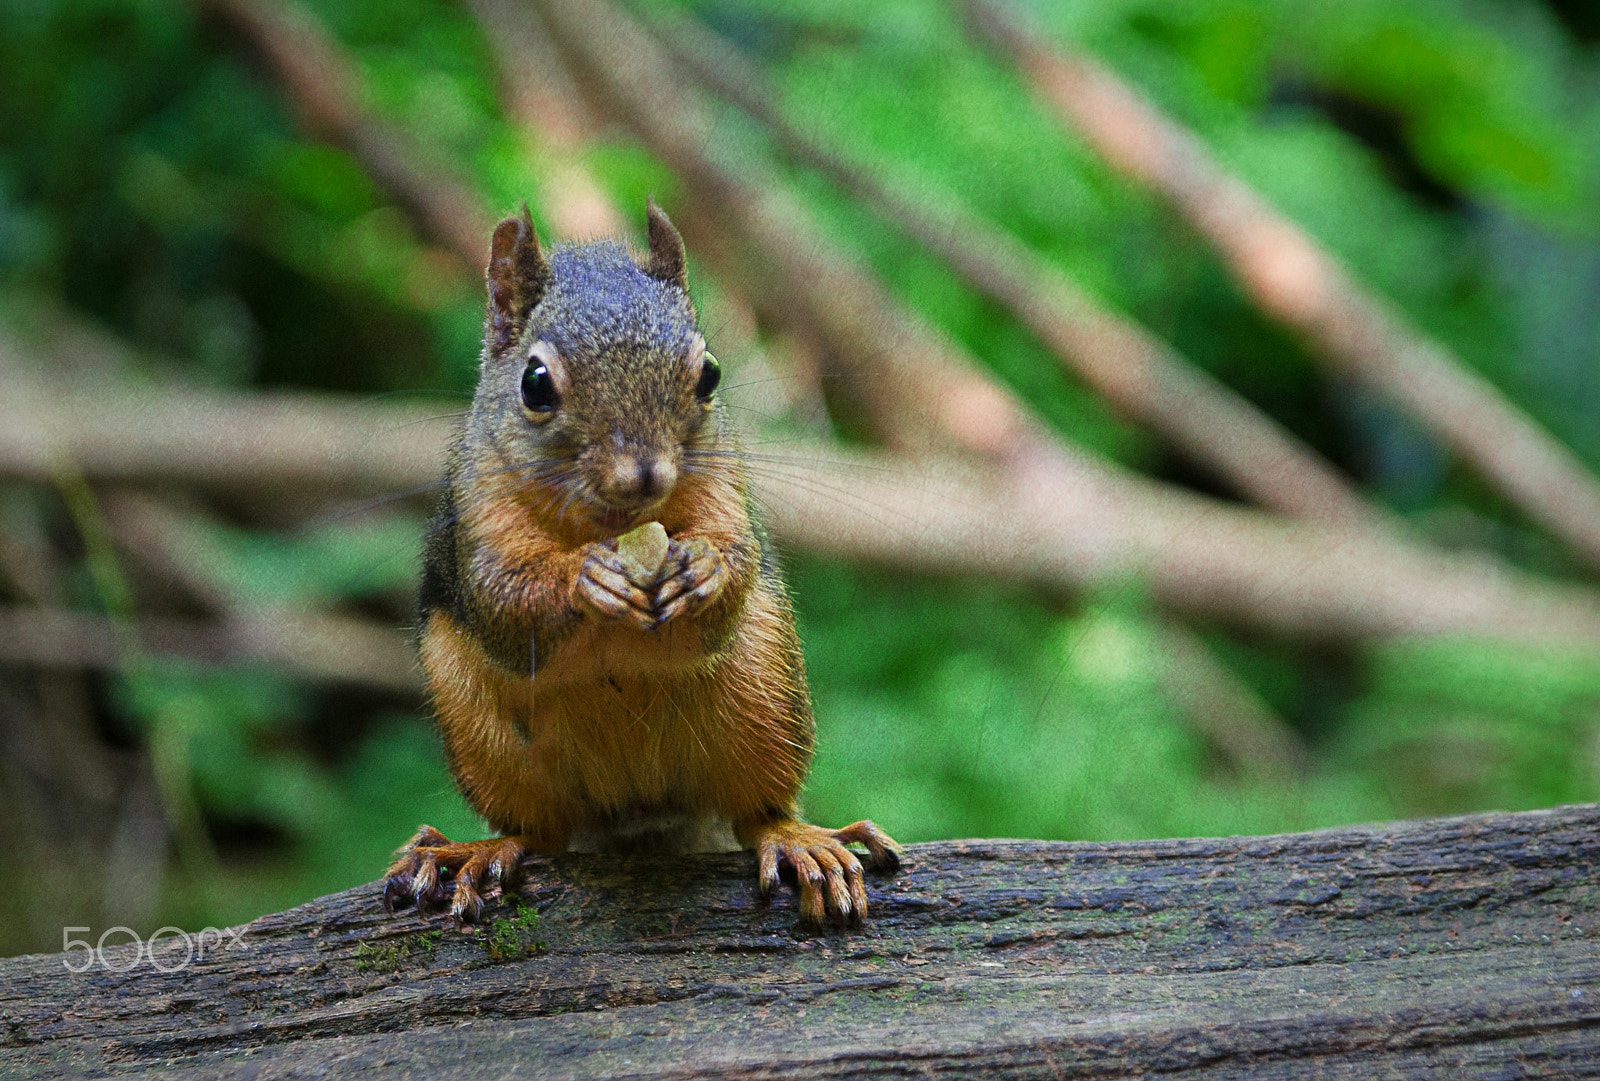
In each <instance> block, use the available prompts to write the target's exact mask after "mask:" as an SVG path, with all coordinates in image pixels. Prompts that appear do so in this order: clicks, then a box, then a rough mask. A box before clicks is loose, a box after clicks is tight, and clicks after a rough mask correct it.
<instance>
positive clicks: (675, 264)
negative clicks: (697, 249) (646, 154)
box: [644, 195, 689, 292]
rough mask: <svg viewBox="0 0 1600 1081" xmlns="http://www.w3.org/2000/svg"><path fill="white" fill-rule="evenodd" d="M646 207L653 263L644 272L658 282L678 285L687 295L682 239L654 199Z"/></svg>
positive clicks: (687, 286)
mask: <svg viewBox="0 0 1600 1081" xmlns="http://www.w3.org/2000/svg"><path fill="white" fill-rule="evenodd" d="M645 206H646V210H645V216H646V218H647V219H648V222H649V225H648V233H649V237H650V263H649V265H648V266H646V267H645V268H644V272H645V273H646V274H648V275H650V276H651V277H652V278H655V279H656V280H658V281H664V282H666V283H667V284H668V285H676V286H677V287H678V288H679V289H682V290H683V291H684V292H688V291H689V285H688V278H687V276H686V275H685V272H684V271H685V266H684V255H683V237H681V236H679V235H678V230H677V229H676V228H674V226H673V224H672V219H670V218H668V217H667V214H666V211H664V210H662V209H661V208H660V207H659V206H656V198H655V196H653V195H652V196H650V197H649V199H648V200H646V203H645Z"/></svg>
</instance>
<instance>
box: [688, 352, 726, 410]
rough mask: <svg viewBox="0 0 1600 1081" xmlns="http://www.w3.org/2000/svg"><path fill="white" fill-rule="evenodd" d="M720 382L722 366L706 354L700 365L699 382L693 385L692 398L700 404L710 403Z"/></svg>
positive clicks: (714, 358)
mask: <svg viewBox="0 0 1600 1081" xmlns="http://www.w3.org/2000/svg"><path fill="white" fill-rule="evenodd" d="M720 382H722V365H720V364H718V363H717V358H716V357H714V356H712V355H711V354H710V353H707V354H706V357H705V360H704V361H703V362H702V363H701V365H700V382H698V383H696V384H695V385H694V396H695V397H696V398H699V399H700V400H701V401H702V402H704V401H710V400H711V395H712V394H714V393H716V390H717V384H718V383H720Z"/></svg>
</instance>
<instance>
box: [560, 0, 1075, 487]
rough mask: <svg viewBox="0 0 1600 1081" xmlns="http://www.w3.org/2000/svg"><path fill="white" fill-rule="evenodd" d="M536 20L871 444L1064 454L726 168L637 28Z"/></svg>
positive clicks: (708, 247)
mask: <svg viewBox="0 0 1600 1081" xmlns="http://www.w3.org/2000/svg"><path fill="white" fill-rule="evenodd" d="M538 10H539V11H540V13H541V15H542V16H543V17H544V21H545V25H546V28H547V29H548V30H549V31H550V35H551V37H552V38H553V39H554V40H555V41H556V43H557V44H558V45H559V46H560V47H561V49H562V52H563V55H564V56H566V57H567V59H568V60H569V62H570V64H571V69H572V70H573V72H574V73H575V74H576V75H577V76H578V79H579V81H580V83H581V84H583V85H585V87H586V88H588V89H592V90H593V92H594V93H595V94H596V96H597V97H598V98H599V99H600V100H601V101H603V102H604V103H605V104H606V106H607V108H608V109H609V110H610V111H612V112H613V113H614V114H615V115H617V116H618V117H619V118H620V119H622V120H624V121H625V122H626V123H627V124H628V125H629V127H631V128H632V129H633V130H634V131H635V132H636V133H638V135H639V136H640V138H641V139H642V140H643V141H644V142H645V144H646V145H647V146H648V147H649V148H650V149H651V150H652V151H653V152H654V153H655V154H656V156H657V157H658V158H660V159H661V160H662V161H663V162H664V163H665V164H666V165H667V166H668V167H669V168H671V169H673V170H674V171H675V172H676V173H677V174H678V175H679V176H680V177H681V178H682V179H683V181H684V183H685V186H686V188H687V190H688V193H689V197H690V199H691V200H692V206H691V208H690V210H689V212H687V213H684V214H680V215H679V219H680V220H679V224H680V225H682V226H683V227H684V231H685V233H687V234H689V235H690V239H691V245H690V246H691V248H692V249H695V250H698V251H699V252H700V253H701V255H702V257H707V256H709V257H711V258H713V259H726V260H727V261H729V262H731V261H733V260H732V259H731V258H729V257H728V253H729V252H730V251H737V252H738V253H739V254H738V256H737V260H738V262H739V265H740V268H741V271H742V273H740V274H739V275H738V277H739V278H742V279H744V280H748V281H752V282H755V283H757V286H756V287H755V288H753V289H751V290H749V293H750V295H751V296H752V297H755V298H760V299H759V300H758V303H760V304H761V305H762V310H763V312H764V313H766V314H767V315H769V316H770V317H774V318H776V319H778V320H779V321H780V325H789V326H794V327H796V328H797V329H798V330H799V332H800V334H801V336H802V337H803V338H807V339H810V340H814V341H816V342H818V343H819V344H821V345H822V346H823V347H824V348H823V355H824V366H825V372H824V375H825V376H826V377H829V380H830V381H829V384H828V389H829V391H830V392H834V393H838V394H840V395H843V396H847V397H848V398H849V400H850V402H851V404H852V405H853V406H854V407H855V409H856V410H858V411H859V412H860V414H861V416H862V419H863V420H864V421H865V423H866V426H867V427H869V428H870V429H871V430H872V434H873V435H874V436H875V438H877V439H878V440H879V441H881V442H884V443H886V444H888V445H890V446H894V447H898V448H901V449H934V448H948V447H949V446H950V445H951V443H952V442H953V443H954V444H955V445H956V446H958V447H961V448H963V449H965V450H966V451H968V452H969V453H973V454H977V455H979V456H982V457H988V456H992V455H1000V456H1004V455H1007V454H1011V453H1014V452H1017V451H1020V450H1023V449H1025V448H1026V447H1033V448H1035V449H1039V448H1043V447H1045V446H1049V447H1050V448H1051V450H1050V453H1052V454H1053V453H1056V452H1057V451H1058V450H1059V449H1060V447H1059V443H1058V442H1057V441H1056V440H1054V439H1052V438H1050V437H1048V436H1045V435H1043V433H1042V432H1040V431H1038V430H1036V426H1035V425H1033V423H1032V422H1031V421H1028V420H1026V419H1025V418H1024V416H1023V414H1022V413H1021V412H1020V411H1019V408H1018V405H1017V403H1016V401H1015V396H1014V395H1012V394H1011V393H1010V392H1009V391H1007V390H1005V389H1004V388H1001V387H999V386H997V385H996V384H995V383H994V382H993V381H992V380H991V379H989V378H988V377H987V376H985V375H983V374H982V373H981V372H980V371H979V370H978V368H977V367H976V365H974V364H973V363H972V362H971V361H970V360H969V359H968V358H967V357H966V356H965V355H964V354H963V353H962V351H961V350H960V349H959V348H958V347H957V346H956V345H955V344H954V343H953V342H952V341H951V340H950V339H949V337H948V336H947V335H945V334H944V333H943V332H942V331H940V330H938V329H937V328H935V327H933V326H931V325H929V324H928V323H927V322H926V321H925V320H924V319H922V318H921V317H920V316H919V315H917V314H915V313H913V312H910V311H909V310H907V309H906V308H905V307H904V306H903V305H900V304H898V303H897V302H896V301H895V300H894V299H893V298H892V297H890V296H889V295H888V294H887V293H886V292H885V291H884V289H883V287H882V286H881V284H880V283H879V282H878V281H877V279H876V277H875V276H874V275H873V274H872V273H871V271H870V270H868V269H866V268H864V267H863V266H861V265H860V264H859V263H858V262H857V261H855V260H853V259H852V258H850V257H849V256H847V255H845V254H844V253H843V252H841V251H839V250H838V249H836V248H834V247H832V246H831V245H829V244H828V243H827V242H826V241H825V240H823V239H822V237H821V235H820V233H819V231H818V230H817V228H816V227H815V225H814V224H813V223H812V221H811V220H810V217H809V215H808V214H807V212H806V211H805V209H804V208H803V207H802V206H801V205H800V203H799V202H798V201H797V200H796V199H795V198H794V197H793V196H792V195H791V194H790V193H789V191H788V190H787V188H786V186H785V185H784V184H783V183H782V182H781V180H780V179H779V178H778V177H777V176H776V175H774V174H773V173H772V172H771V170H770V169H768V168H766V167H765V166H764V165H763V164H762V163H760V162H758V161H755V160H740V161H739V162H738V166H737V169H736V168H735V167H734V166H733V165H731V164H729V163H728V159H729V156H730V155H731V154H732V153H734V148H731V147H728V146H727V145H725V143H724V144H722V145H718V144H719V142H720V141H719V140H717V139H715V137H714V132H713V130H712V125H711V121H710V118H709V115H708V114H707V112H706V110H705V109H704V108H703V106H702V105H701V104H700V102H699V101H697V100H696V99H695V98H694V96H693V94H692V93H691V92H690V91H689V90H688V89H687V88H686V87H685V85H684V80H683V78H682V76H681V73H680V72H679V71H678V69H677V67H676V65H674V64H673V63H672V62H671V61H670V60H669V59H668V58H667V57H666V56H664V55H663V54H662V52H661V50H660V48H659V47H658V46H657V45H656V44H655V42H654V41H653V40H652V39H651V38H650V37H649V36H648V35H647V34H645V33H644V32H643V31H642V30H641V29H640V28H639V27H638V26H637V25H635V24H634V23H633V22H632V21H631V20H629V19H628V18H627V17H626V16H624V15H622V14H621V13H620V12H619V11H618V10H617V9H616V8H615V7H614V6H613V5H610V4H605V3H570V2H567V0H559V2H557V0H551V2H546V3H541V4H539V5H538ZM713 146H716V149H717V152H716V154H715V155H714V154H713V152H712V147H713ZM675 213H676V211H675Z"/></svg>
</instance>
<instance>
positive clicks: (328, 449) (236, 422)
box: [0, 334, 453, 493]
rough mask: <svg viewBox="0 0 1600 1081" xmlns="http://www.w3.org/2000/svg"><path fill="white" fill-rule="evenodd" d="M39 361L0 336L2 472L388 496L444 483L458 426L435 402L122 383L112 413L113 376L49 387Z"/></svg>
mask: <svg viewBox="0 0 1600 1081" xmlns="http://www.w3.org/2000/svg"><path fill="white" fill-rule="evenodd" d="M30 355H31V350H30V351H28V352H24V350H23V349H22V348H21V347H20V346H19V345H18V343H17V342H15V341H14V340H12V339H10V338H8V337H6V336H5V335H3V334H0V386H3V387H4V388H5V390H4V393H5V397H6V400H7V402H8V403H9V406H10V407H9V408H8V409H7V410H6V412H5V414H4V415H3V416H0V475H4V476H8V477H15V478H18V479H25V480H31V481H37V482H48V481H50V480H51V478H52V477H53V476H54V475H55V472H56V470H57V468H58V467H59V465H60V464H61V462H63V461H70V462H71V463H72V464H73V465H74V466H75V467H76V468H77V469H79V470H81V471H82V472H83V473H84V475H86V476H89V477H91V478H95V479H99V480H132V479H141V480H165V481H177V482H186V483H191V484H202V485H209V486H215V487H221V488H230V487H258V486H270V487H271V488H273V489H275V490H277V491H278V492H280V493H281V492H283V491H292V492H302V491H304V490H305V489H307V488H311V489H315V490H317V491H318V492H319V493H330V492H331V493H338V492H351V491H361V492H373V491H378V492H389V491H395V490H401V489H407V488H411V487H413V486H416V485H419V484H436V483H437V482H438V479H439V469H440V466H439V463H440V462H442V461H443V445H444V440H445V434H446V432H447V430H448V428H449V425H450V422H451V420H452V419H453V414H448V413H443V412H442V411H441V409H440V407H439V406H438V405H436V404H432V405H405V406H387V407H385V408H383V409H381V410H375V409H373V408H371V407H370V406H368V405H365V404H362V403H361V402H360V401H359V400H358V399H355V398H350V399H344V400H341V399H339V398H336V397H334V396H332V395H309V394H262V395H254V396H251V397H243V396H240V395H236V394H224V393H218V392H206V391H200V390H192V389H179V388H175V387H172V386H162V387H152V386H143V387H141V386H138V385H135V384H133V383H131V382H130V381H127V380H117V387H118V390H117V398H116V401H117V405H116V408H114V409H113V408H106V407H105V406H104V403H102V404H101V405H91V403H93V402H95V401H96V399H97V398H99V397H100V396H101V395H103V394H104V393H105V386H106V384H107V381H108V380H112V379H113V376H112V375H111V374H110V373H109V371H101V372H98V373H94V374H92V375H91V376H90V377H88V378H82V379H81V382H80V381H79V380H78V379H74V378H70V377H69V378H64V379H58V380H54V381H50V382H46V381H43V380H39V379H36V378H34V377H32V376H30V375H28V374H26V373H29V372H35V371H54V370H57V369H55V368H54V367H52V366H51V365H47V364H41V363H35V362H31V361H30V359H29V358H30ZM104 367H105V368H107V369H109V368H110V367H111V365H106V366H104ZM85 409H90V410H91V412H90V413H85V412H84V410H85ZM87 416H92V417H93V418H94V419H93V423H86V422H85V417H87Z"/></svg>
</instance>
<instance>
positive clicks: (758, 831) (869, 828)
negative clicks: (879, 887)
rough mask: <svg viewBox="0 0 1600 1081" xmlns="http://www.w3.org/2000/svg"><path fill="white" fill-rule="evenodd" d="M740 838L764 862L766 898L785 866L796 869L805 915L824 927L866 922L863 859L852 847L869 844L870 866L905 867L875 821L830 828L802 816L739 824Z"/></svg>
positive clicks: (736, 833)
mask: <svg viewBox="0 0 1600 1081" xmlns="http://www.w3.org/2000/svg"><path fill="white" fill-rule="evenodd" d="M733 832H734V836H736V837H737V838H738V839H739V843H740V844H742V845H744V846H745V847H746V848H753V849H755V850H756V854H757V858H758V859H759V860H760V879H759V882H760V887H761V894H762V896H763V897H765V896H769V895H770V894H771V893H772V891H773V890H774V889H775V888H776V887H777V885H778V871H779V868H780V867H785V866H787V867H789V868H792V869H793V870H794V874H795V878H796V880H797V883H798V885H799V887H800V919H801V921H802V922H804V923H807V924H810V925H811V926H813V927H820V926H822V924H823V921H824V919H825V918H830V917H831V918H832V919H833V920H834V922H836V923H838V924H839V925H840V926H844V925H846V924H852V923H860V922H861V920H862V919H863V918H865V917H866V914H867V891H866V887H865V886H864V885H863V884H862V880H861V879H862V865H861V860H860V858H858V857H857V855H856V854H855V853H854V852H852V851H850V849H849V848H847V847H846V846H847V845H849V844H852V843H859V844H861V845H863V846H865V847H866V850H867V853H866V856H867V866H869V867H872V868H874V869H879V870H884V871H893V870H895V869H896V868H897V867H899V866H900V846H899V845H898V844H896V843H895V840H894V838H892V837H890V836H889V835H888V834H887V833H884V832H883V831H882V830H881V829H879V828H878V827H877V826H875V825H873V824H872V823H871V822H867V821H861V822H856V823H853V824H851V825H848V826H846V827H844V828H843V829H837V830H830V829H826V828H824V827H822V826H813V825H810V824H809V823H806V822H801V821H800V820H799V819H796V818H778V819H758V820H749V821H744V822H736V823H734V827H733Z"/></svg>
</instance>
